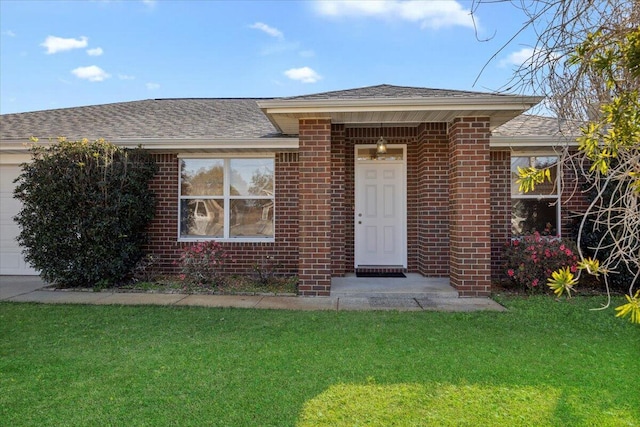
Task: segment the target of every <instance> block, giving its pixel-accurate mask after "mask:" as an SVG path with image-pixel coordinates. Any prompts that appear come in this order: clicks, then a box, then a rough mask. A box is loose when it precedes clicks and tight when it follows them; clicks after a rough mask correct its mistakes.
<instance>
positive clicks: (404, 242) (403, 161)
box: [353, 144, 408, 269]
mask: <svg viewBox="0 0 640 427" xmlns="http://www.w3.org/2000/svg"><path fill="white" fill-rule="evenodd" d="M363 148H364V149H375V148H376V145H375V144H357V145H355V147H354V168H353V174H354V177H353V182H354V186H353V192H354V194H353V201H354V203H353V228H354V229H353V264H354V268H355V269H360V268H402V269H406V268H407V258H408V240H407V145H406V144H393V145H390V146H389V148H401V149H402V159H401V160H359V159H358V150H359V149H363ZM375 163H377V164H379V165H384V164H389V163H391V164H396V165H398V164H399V165H402V172H401V175H402V176H401V186H402V188H401V191H400V197H401V208H402V213H401V218H400V219H399V222H400V224H399V226H400V230H401V233H402V242H401V251H402V254H401V257H400V258H401V261H402V262H401V264H393V265H374V264H364V263H362V264H358V261H360V260H359V259H358V230H357V229H356V227H357V226H358V217H357V208H358V207H359V206H360V203H362V201H359V197H358V196H359V191H358V180H359V178H358V172H359V166H361V165H365V164H367V165H371V164H375Z"/></svg>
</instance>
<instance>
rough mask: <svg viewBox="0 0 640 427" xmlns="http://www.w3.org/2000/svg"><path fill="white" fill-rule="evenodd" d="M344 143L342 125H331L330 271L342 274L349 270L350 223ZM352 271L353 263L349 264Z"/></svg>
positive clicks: (336, 274)
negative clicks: (347, 244) (348, 227)
mask: <svg viewBox="0 0 640 427" xmlns="http://www.w3.org/2000/svg"><path fill="white" fill-rule="evenodd" d="M345 150H346V144H345V130H344V125H332V126H331V273H332V275H333V276H344V274H345V273H346V272H348V271H349V266H348V265H347V256H346V244H345V242H346V238H347V237H346V235H347V233H346V227H347V224H348V223H350V221H349V220H348V217H349V216H351V213H352V211H350V210H349V208H348V205H347V200H346V198H345V191H346V157H347V156H346V153H345ZM351 267H352V268H351V271H353V264H352V265H351Z"/></svg>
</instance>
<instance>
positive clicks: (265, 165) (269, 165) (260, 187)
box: [230, 159, 274, 196]
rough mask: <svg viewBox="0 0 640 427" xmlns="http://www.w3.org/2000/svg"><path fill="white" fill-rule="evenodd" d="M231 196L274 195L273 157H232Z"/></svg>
mask: <svg viewBox="0 0 640 427" xmlns="http://www.w3.org/2000/svg"><path fill="white" fill-rule="evenodd" d="M230 163H231V193H230V195H231V196H272V195H273V169H274V165H273V163H274V162H273V159H232V160H231V162H230Z"/></svg>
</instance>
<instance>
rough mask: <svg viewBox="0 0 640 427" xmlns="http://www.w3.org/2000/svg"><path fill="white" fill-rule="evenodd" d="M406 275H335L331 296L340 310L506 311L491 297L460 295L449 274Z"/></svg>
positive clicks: (332, 281) (332, 280)
mask: <svg viewBox="0 0 640 427" xmlns="http://www.w3.org/2000/svg"><path fill="white" fill-rule="evenodd" d="M406 276H407V277H405V278H377V277H366V278H365V277H356V276H355V274H348V275H346V276H344V277H333V278H332V279H331V294H330V298H329V299H330V300H331V301H334V303H335V304H336V310H339V311H340V310H341V311H344V310H401V311H424V310H435V311H476V310H491V311H503V310H504V307H502V306H501V305H500V304H498V303H497V302H495V301H493V300H492V299H490V298H483V297H475V298H473V297H470V298H459V294H458V291H456V290H455V289H454V288H453V287H452V286H451V285H450V284H449V279H448V278H430V277H424V276H422V275H421V274H418V273H406Z"/></svg>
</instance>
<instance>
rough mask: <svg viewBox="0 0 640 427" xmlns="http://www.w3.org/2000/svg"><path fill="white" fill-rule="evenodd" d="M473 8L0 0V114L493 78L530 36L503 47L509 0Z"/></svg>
mask: <svg viewBox="0 0 640 427" xmlns="http://www.w3.org/2000/svg"><path fill="white" fill-rule="evenodd" d="M516 3H517V2H516ZM472 7H474V3H473V2H472V1H471V0H460V1H453V0H451V1H436V0H381V1H364V0H360V1H312V0H307V1H293V0H289V1H248V0H247V1H242V0H240V1H207V0H199V1H187V0H184V1H171V0H93V1H92V0H74V1H62V0H50V1H34V0H21V1H19V0H0V113H2V114H7V113H17V112H26V111H37V110H47V109H56V108H66V107H77V106H84V105H97V104H107V103H113V102H125V101H134V100H143V99H157V98H260V97H281V96H295V95H305V94H311V93H318V92H325V91H331V90H342V89H352V88H358V87H364V86H372V85H379V84H392V85H399V86H418V87H428V88H439V89H457V90H473V91H480V92H492V91H495V90H499V89H503V88H504V87H505V85H507V84H508V83H509V80H510V78H511V76H512V75H513V70H514V67H516V66H518V65H520V64H522V63H523V61H525V60H526V58H527V57H528V54H530V52H531V49H532V46H533V45H534V44H535V38H534V37H533V35H532V34H531V33H530V32H528V31H525V32H523V33H522V34H520V35H519V36H518V37H516V38H515V39H514V40H513V41H511V42H510V43H508V44H507V45H506V46H505V43H507V42H508V41H509V39H511V38H512V37H513V36H514V34H516V32H517V31H518V30H519V29H520V28H521V27H522V24H523V22H524V21H525V16H524V14H523V13H522V11H520V10H519V9H518V8H517V7H516V6H515V5H513V4H511V3H510V2H492V1H488V2H487V3H482V4H480V5H479V7H477V8H475V9H474V11H473V14H472V13H471V10H470V9H471V8H472ZM492 58H493V59H492ZM483 68H484V70H483Z"/></svg>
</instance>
